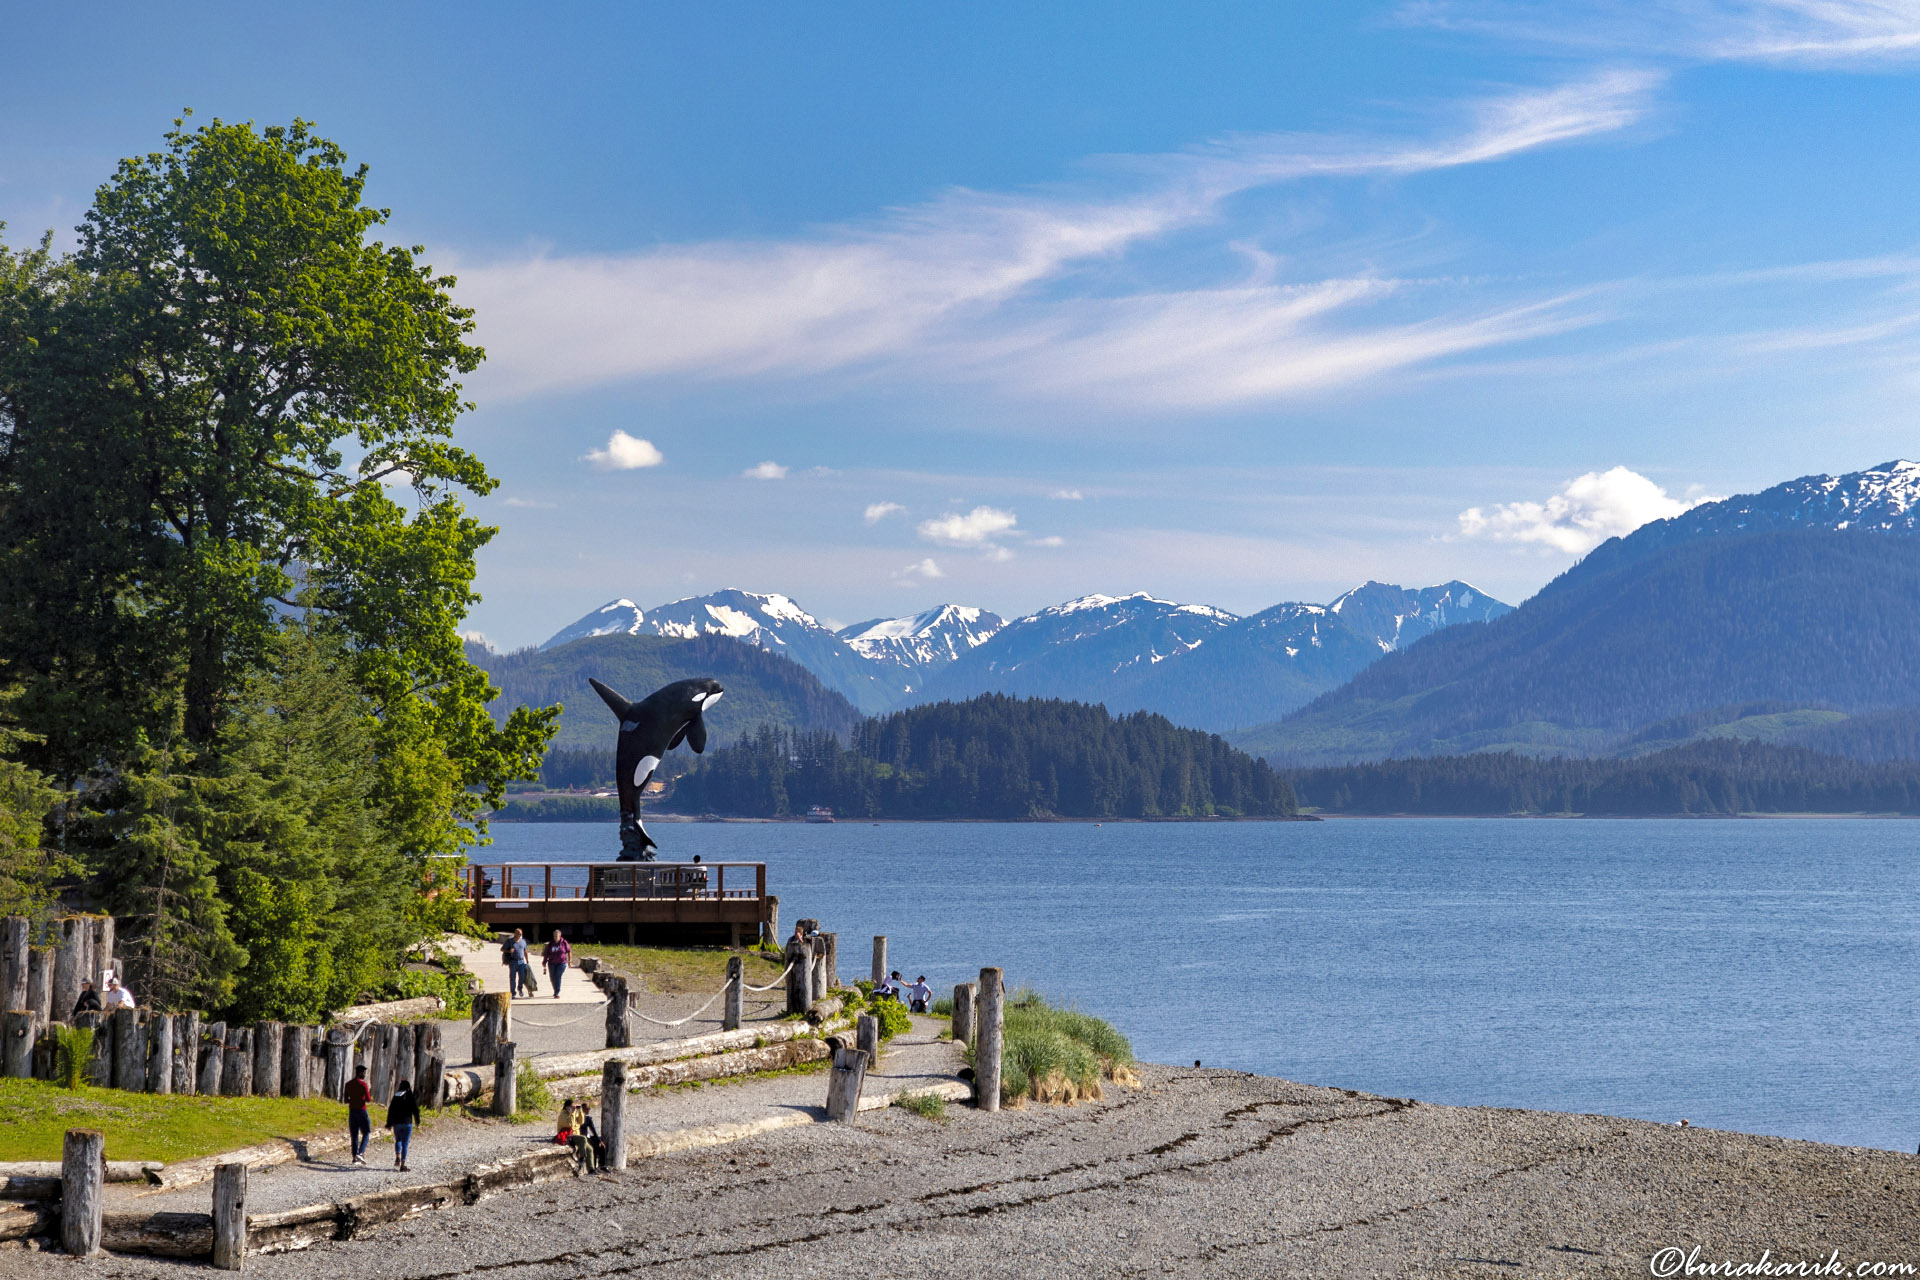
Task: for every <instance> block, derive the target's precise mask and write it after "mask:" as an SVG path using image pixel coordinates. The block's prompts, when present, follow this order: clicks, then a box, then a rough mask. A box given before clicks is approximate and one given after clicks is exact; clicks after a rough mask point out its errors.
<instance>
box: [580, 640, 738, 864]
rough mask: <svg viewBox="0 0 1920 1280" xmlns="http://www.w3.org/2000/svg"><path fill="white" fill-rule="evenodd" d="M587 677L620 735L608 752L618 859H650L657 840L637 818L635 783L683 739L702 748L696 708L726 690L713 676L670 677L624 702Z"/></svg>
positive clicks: (703, 727) (703, 728)
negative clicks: (615, 789) (616, 800)
mask: <svg viewBox="0 0 1920 1280" xmlns="http://www.w3.org/2000/svg"><path fill="white" fill-rule="evenodd" d="M587 683H588V684H590V685H592V686H593V691H594V692H595V693H597V694H599V695H600V698H601V701H603V702H605V703H606V704H607V705H608V706H609V707H611V708H612V709H613V714H614V715H616V716H618V717H620V740H619V744H618V747H617V749H616V751H615V753H614V778H615V781H616V783H617V784H618V786H619V788H620V861H622V862H652V861H653V854H654V850H655V849H657V848H658V847H659V846H658V845H656V844H654V842H653V837H652V836H650V835H648V834H647V829H646V828H645V827H644V826H642V825H641V824H640V789H641V788H642V787H644V786H646V785H647V779H648V778H651V777H652V776H653V771H654V770H655V769H658V768H659V767H660V758H661V757H662V756H664V755H666V754H667V752H669V751H671V750H673V749H674V748H675V747H677V746H679V745H680V744H681V743H682V742H683V741H684V742H686V743H687V744H688V745H689V746H691V747H692V748H693V749H694V752H695V753H696V754H698V753H699V752H702V751H705V750H706V749H707V722H706V721H705V720H704V719H702V718H701V717H702V713H703V712H705V711H706V710H707V708H708V707H711V706H712V705H713V704H714V703H716V702H718V701H720V695H721V694H723V693H725V692H726V690H725V689H723V688H721V686H720V682H719V681H718V680H712V679H706V678H702V679H698V680H676V681H674V682H673V683H672V684H670V685H667V686H666V687H665V688H663V689H655V690H654V691H653V692H652V693H650V694H648V695H647V696H646V697H644V698H642V699H641V700H640V701H638V702H628V701H627V700H626V699H625V698H623V697H621V696H620V695H619V694H617V693H615V692H614V691H613V690H612V689H609V688H608V687H607V686H606V685H604V684H601V683H600V682H599V681H598V680H595V679H593V678H592V677H591V676H589V677H588V678H587Z"/></svg>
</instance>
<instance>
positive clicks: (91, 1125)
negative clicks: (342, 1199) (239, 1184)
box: [0, 1080, 347, 1163]
mask: <svg viewBox="0 0 1920 1280" xmlns="http://www.w3.org/2000/svg"><path fill="white" fill-rule="evenodd" d="M335 1128H337V1129H339V1130H340V1131H341V1132H342V1133H345V1132H346V1128H347V1109H346V1108H345V1107H344V1106H342V1105H341V1104H340V1103H338V1102H329V1101H327V1100H326V1099H324V1098H202V1097H187V1098H176V1097H171V1096H166V1095H161V1094H151V1093H128V1092H126V1091H124V1090H121V1089H96V1088H94V1087H93V1086H91V1085H83V1086H81V1087H80V1088H78V1089H71V1090H69V1089H64V1088H61V1087H60V1086H59V1085H56V1084H53V1083H50V1082H48V1081H45V1080H0V1160H58V1159H59V1158H60V1147H61V1141H62V1138H63V1136H64V1135H65V1133H66V1131H67V1130H68V1129H98V1130H100V1131H101V1132H102V1133H104V1134H106V1137H107V1158H108V1159H109V1160H163V1161H167V1162H169V1163H171V1162H172V1161H175V1160H187V1159H191V1158H192V1157H194V1156H210V1155H213V1154H215V1153H217V1152H221V1151H231V1150H233V1149H234V1148H236V1147H250V1146H253V1145H254V1144H255V1143H260V1142H267V1141H270V1140H272V1139H274V1138H304V1137H306V1136H307V1135H308V1134H310V1133H321V1132H324V1131H326V1130H328V1129H335Z"/></svg>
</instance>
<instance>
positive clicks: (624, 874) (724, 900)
mask: <svg viewBox="0 0 1920 1280" xmlns="http://www.w3.org/2000/svg"><path fill="white" fill-rule="evenodd" d="M463 875H464V877H465V887H466V895H467V901H468V902H469V903H470V904H471V905H470V907H469V910H470V911H471V913H472V915H473V918H474V919H475V920H476V921H478V922H479V923H480V924H482V925H485V926H486V927H488V928H490V929H516V928H517V929H525V930H526V931H527V933H528V935H529V936H538V937H545V936H547V934H548V932H549V931H551V930H553V929H560V930H563V931H564V932H565V933H566V934H567V935H568V936H569V937H570V938H582V937H591V938H595V939H597V940H599V941H602V942H612V941H619V940H622V939H623V938H624V940H626V941H630V942H641V943H654V942H658V943H679V944H683V945H684V944H698V943H705V944H710V945H730V946H741V945H745V944H749V943H752V942H754V941H755V940H756V939H758V938H760V937H762V936H767V937H772V936H773V935H774V934H776V933H777V932H778V930H779V903H780V900H779V899H778V898H773V897H769V896H768V895H767V864H766V863H764V862H473V863H469V864H468V865H467V866H466V867H465V868H464V869H463ZM774 940H775V941H776V942H777V941H778V939H777V938H775V939H774Z"/></svg>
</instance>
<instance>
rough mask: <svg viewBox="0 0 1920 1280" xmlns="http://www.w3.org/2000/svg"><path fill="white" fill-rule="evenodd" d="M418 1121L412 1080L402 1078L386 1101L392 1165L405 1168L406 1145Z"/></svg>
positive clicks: (418, 1116)
mask: <svg viewBox="0 0 1920 1280" xmlns="http://www.w3.org/2000/svg"><path fill="white" fill-rule="evenodd" d="M419 1123H420V1100H419V1099H418V1098H416V1097H414V1096H413V1081H411V1080H402V1081H401V1082H400V1083H399V1084H398V1085H397V1086H395V1088H394V1090H393V1099H392V1100H391V1101H390V1102H388V1103H387V1128H389V1129H391V1130H393V1167H394V1168H396V1169H398V1170H399V1171H400V1172H402V1173H406V1172H408V1170H407V1145H408V1144H409V1143H410V1142H412V1141H413V1126H415V1125H416V1124H419Z"/></svg>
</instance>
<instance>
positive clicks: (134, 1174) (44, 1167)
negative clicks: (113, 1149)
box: [0, 1160, 166, 1200]
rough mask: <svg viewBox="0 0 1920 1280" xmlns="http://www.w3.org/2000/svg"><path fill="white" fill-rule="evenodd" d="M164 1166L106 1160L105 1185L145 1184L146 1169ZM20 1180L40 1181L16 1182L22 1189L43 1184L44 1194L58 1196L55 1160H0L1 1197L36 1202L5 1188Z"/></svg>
mask: <svg viewBox="0 0 1920 1280" xmlns="http://www.w3.org/2000/svg"><path fill="white" fill-rule="evenodd" d="M165 1167H166V1166H165V1165H163V1164H161V1162H160V1161H158V1160H109V1161H107V1181H108V1182H145V1181H146V1180H147V1170H149V1169H163V1168H165ZM19 1179H39V1180H41V1181H40V1182H19V1183H18V1185H19V1186H20V1187H22V1188H23V1189H24V1188H25V1187H27V1186H40V1185H44V1186H45V1187H46V1189H47V1194H48V1195H50V1196H57V1195H59V1194H60V1162H59V1161H58V1160H5V1161H0V1198H4V1199H10V1200H21V1199H28V1200H31V1199H37V1198H38V1197H36V1196H23V1195H14V1194H11V1193H9V1192H7V1191H6V1190H5V1189H4V1188H6V1187H7V1186H9V1185H12V1184H15V1183H16V1180H19Z"/></svg>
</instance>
